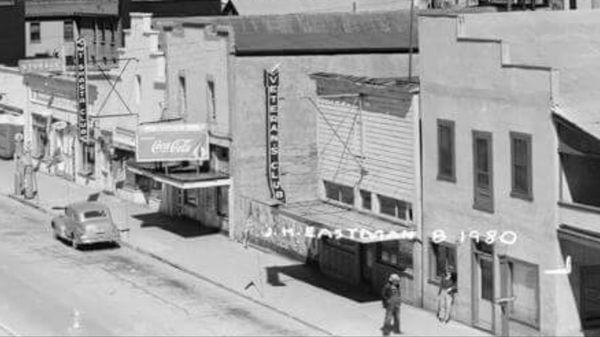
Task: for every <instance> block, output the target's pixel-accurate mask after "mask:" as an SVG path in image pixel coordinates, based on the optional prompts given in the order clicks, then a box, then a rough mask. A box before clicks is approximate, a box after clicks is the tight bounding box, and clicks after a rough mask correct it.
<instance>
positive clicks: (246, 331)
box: [0, 196, 319, 335]
mask: <svg viewBox="0 0 600 337" xmlns="http://www.w3.org/2000/svg"><path fill="white" fill-rule="evenodd" d="M0 214H2V217H1V218H0V237H1V238H0V240H2V244H1V245H0V335H11V334H17V335H265V334H267V335H281V334H283V335H316V334H319V332H318V331H314V330H311V329H310V328H308V327H306V326H303V325H301V324H300V323H298V322H296V321H294V320H291V319H289V318H287V317H285V316H282V315H281V314H279V313H276V312H273V311H271V310H269V309H266V308H264V307H262V306H260V305H257V304H255V303H252V302H250V301H248V300H246V299H244V298H241V297H239V296H237V295H235V294H232V293H229V292H227V291H225V290H223V289H220V288H218V287H215V286H213V285H211V284H209V283H206V282H203V281H201V280H198V279H196V278H192V277H191V276H187V275H185V274H183V273H181V272H178V271H176V270H174V269H172V268H170V267H167V266H165V265H163V264H161V263H160V262H156V261H155V260H152V259H149V258H146V257H144V256H143V255H140V254H138V253H135V252H133V251H131V250H128V249H124V248H121V249H118V248H113V247H97V249H91V250H88V249H86V250H83V251H75V250H73V249H72V248H70V247H69V246H68V245H67V244H65V243H61V242H59V241H56V240H54V239H52V237H51V232H50V230H49V228H48V227H47V224H48V223H49V222H48V220H49V218H48V216H47V215H44V214H43V213H41V212H39V211H37V210H35V209H32V208H29V207H26V206H23V205H21V204H20V203H18V202H15V201H13V200H11V199H9V198H6V197H4V196H2V197H0Z"/></svg>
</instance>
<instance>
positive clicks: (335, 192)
mask: <svg viewBox="0 0 600 337" xmlns="http://www.w3.org/2000/svg"><path fill="white" fill-rule="evenodd" d="M323 184H324V185H325V196H326V197H327V199H331V200H335V201H339V202H342V203H344V204H348V205H354V189H353V188H352V187H348V186H344V185H340V184H336V183H333V182H330V181H323Z"/></svg>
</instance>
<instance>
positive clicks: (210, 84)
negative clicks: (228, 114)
mask: <svg viewBox="0 0 600 337" xmlns="http://www.w3.org/2000/svg"><path fill="white" fill-rule="evenodd" d="M206 90H207V93H206V95H207V98H206V101H207V102H206V103H207V104H208V114H209V115H210V116H211V118H212V119H213V120H216V119H217V107H216V100H215V81H214V80H207V81H206Z"/></svg>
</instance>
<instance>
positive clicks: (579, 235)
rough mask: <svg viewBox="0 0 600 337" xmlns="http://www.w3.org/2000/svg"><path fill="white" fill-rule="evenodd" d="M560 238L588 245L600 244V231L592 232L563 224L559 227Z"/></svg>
mask: <svg viewBox="0 0 600 337" xmlns="http://www.w3.org/2000/svg"><path fill="white" fill-rule="evenodd" d="M558 237H559V238H564V239H568V240H571V241H577V242H581V243H584V244H585V243H587V244H594V245H598V244H600V231H597V232H595V231H590V230H586V229H581V228H577V227H573V226H569V225H565V224H562V225H560V226H559V227H558Z"/></svg>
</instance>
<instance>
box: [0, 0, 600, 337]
mask: <svg viewBox="0 0 600 337" xmlns="http://www.w3.org/2000/svg"><path fill="white" fill-rule="evenodd" d="M0 3H1V1H0ZM20 3H21V2H19V1H11V5H14V6H18V5H19V4H20ZM326 4H327V6H326ZM596 5H597V4H596V3H595V2H594V1H592V2H589V3H587V2H585V3H582V2H575V1H571V2H569V3H568V4H567V3H564V4H563V3H560V4H559V3H557V2H553V1H509V2H506V1H505V2H494V1H491V2H485V3H484V2H483V1H479V2H476V3H471V2H469V1H467V2H463V1H456V2H444V1H433V2H422V1H414V2H413V3H411V2H410V1H405V2H398V3H394V5H393V6H392V5H389V4H387V5H386V2H384V1H383V2H378V1H377V0H369V1H360V0H359V1H350V2H345V1H335V3H334V2H314V3H313V1H307V2H306V3H304V2H303V3H302V4H301V5H300V4H299V7H298V8H292V7H290V6H287V7H285V6H282V7H278V6H281V4H277V5H275V4H272V5H269V2H268V1H260V2H258V1H257V2H253V3H248V2H247V1H243V0H239V1H235V0H231V1H223V2H222V1H212V0H202V1H185V0H181V1H177V0H170V1H169V0H164V1H136V0H130V1H124V0H122V1H117V0H114V1H113V0H104V1H99V2H91V1H66V0H65V1H57V2H56V3H52V2H48V1H41V0H32V1H25V4H24V5H23V6H22V8H21V9H22V10H23V13H24V14H23V15H24V17H23V20H24V24H23V25H22V27H23V29H24V30H23V36H24V37H25V39H24V45H23V46H24V48H23V50H22V53H21V54H19V55H17V54H18V53H17V52H18V50H17V51H15V53H17V54H14V55H12V54H11V55H12V56H11V55H9V58H10V59H11V60H8V59H7V61H6V62H5V65H2V66H0V158H3V159H2V161H0V165H4V164H5V163H4V162H5V161H6V162H7V163H9V161H10V160H12V163H13V164H14V165H13V164H11V166H10V169H8V168H7V169H6V170H7V171H9V170H15V173H14V178H2V177H0V183H2V184H6V185H7V186H3V187H6V188H7V189H9V190H10V191H11V193H10V197H11V198H13V199H16V200H18V201H20V202H22V203H24V204H26V205H29V206H32V205H33V206H34V207H35V208H37V209H42V210H45V212H47V213H48V214H52V215H53V217H52V219H51V220H50V221H51V224H52V227H51V228H52V230H54V229H55V227H54V225H55V223H56V221H58V220H57V219H63V218H64V217H66V218H68V219H70V220H69V221H73V222H84V220H89V219H88V218H87V217H88V215H85V214H83V215H75V214H76V213H73V212H74V211H72V209H74V208H73V207H75V208H77V207H81V208H83V209H84V212H85V210H87V211H90V210H91V208H87V207H92V206H90V205H97V204H95V203H97V202H98V201H99V200H100V201H101V202H102V203H106V204H108V205H110V207H109V208H107V209H110V213H112V215H110V214H109V215H108V217H111V216H112V218H114V222H115V223H116V227H117V228H118V230H119V231H120V234H119V235H120V237H119V240H117V242H118V243H120V244H121V246H122V248H123V249H120V250H109V251H108V252H107V253H106V254H105V255H102V257H100V255H95V254H96V252H95V251H94V250H92V249H89V251H88V249H87V248H86V249H84V250H83V251H82V252H78V251H76V252H75V253H76V254H79V253H81V254H89V255H88V256H90V258H91V259H95V258H97V257H98V260H101V259H105V260H102V261H99V262H98V261H97V262H94V263H98V264H100V265H102V263H107V265H106V266H104V265H103V267H102V268H103V269H102V270H104V271H107V270H108V271H110V272H111V273H121V269H122V270H128V273H129V274H127V275H128V276H122V275H121V274H119V275H120V276H119V277H120V279H119V281H117V283H118V282H122V280H130V279H133V278H134V276H132V275H135V274H136V273H137V274H138V275H141V274H144V273H148V272H149V271H148V270H149V269H154V268H155V269H156V270H158V268H159V267H156V266H153V267H149V266H151V265H152V264H151V263H149V262H146V264H136V267H135V268H134V267H131V266H132V265H133V264H132V263H133V262H131V261H137V260H136V258H133V257H131V256H129V255H122V254H132V253H130V252H129V251H127V252H128V253H122V252H123V251H126V250H125V249H131V248H133V250H132V251H135V252H137V253H142V254H145V255H146V256H147V257H150V258H152V259H154V260H157V261H160V263H165V262H166V265H168V266H169V267H168V268H171V267H175V269H177V270H178V271H177V272H175V271H169V272H163V274H161V275H163V276H160V277H158V276H155V278H154V279H152V280H151V281H148V283H144V282H146V281H140V280H139V279H138V280H137V281H131V282H133V283H131V282H130V281H127V282H130V283H129V284H130V286H131V284H134V285H135V287H136V289H140V290H141V292H143V293H144V294H146V295H147V294H152V298H153V299H154V300H156V298H160V299H161V301H162V302H161V304H160V306H163V305H165V304H164V303H182V304H181V308H184V309H182V311H181V312H185V313H186V315H188V316H189V317H197V315H198V313H199V311H197V310H206V307H203V308H200V307H194V308H193V309H189V308H188V307H186V306H187V305H188V304H187V303H188V302H187V301H183V302H185V303H183V302H182V301H180V300H177V301H175V300H173V298H174V297H173V296H175V295H174V294H180V295H181V294H182V293H185V294H186V298H188V297H189V298H188V299H189V302H190V303H191V302H193V301H195V297H194V296H196V295H197V294H196V293H195V291H196V290H194V289H195V288H194V287H195V286H187V285H184V284H187V283H186V282H187V281H182V280H180V279H179V278H178V277H179V276H177V277H175V276H173V278H169V277H170V276H169V277H167V276H165V275H166V274H169V273H171V272H172V273H173V275H175V274H176V273H179V271H183V272H185V273H186V275H187V276H186V277H193V278H194V280H201V281H198V282H201V283H202V282H208V283H209V284H211V287H214V286H215V285H217V286H218V287H219V288H221V289H227V291H229V292H231V293H232V294H233V295H234V297H235V298H236V299H238V300H239V299H243V300H242V301H246V300H250V301H249V302H252V303H253V304H252V305H255V304H258V305H260V306H261V307H264V308H267V309H268V310H272V311H274V312H276V313H277V315H283V316H285V317H286V319H292V320H294V322H296V323H297V324H299V325H300V326H303V327H304V328H306V329H307V330H306V331H309V330H310V333H308V332H306V331H305V330H302V329H300V328H296V327H295V325H294V327H293V328H292V327H291V326H292V325H293V324H292V325H289V326H290V328H289V330H286V328H281V329H280V328H279V327H278V328H277V329H275V328H273V326H278V325H277V324H275V325H273V324H271V323H264V322H262V316H261V314H258V313H257V314H252V316H251V319H248V322H250V321H252V323H248V322H246V323H243V324H242V323H240V325H239V326H238V325H236V326H235V327H229V326H228V325H227V324H226V323H218V322H217V323H214V322H212V323H210V324H216V326H219V324H221V326H222V327H223V329H216V328H215V325H210V326H211V329H212V330H210V331H208V330H207V332H205V333H206V334H212V335H218V334H225V332H228V333H229V332H231V333H234V334H235V332H236V331H237V330H236V329H237V328H239V329H240V330H239V333H240V334H241V333H242V332H241V331H246V330H244V329H246V328H244V327H243V326H244V324H247V325H245V326H246V327H247V326H250V325H251V326H253V327H254V324H256V325H257V327H256V328H255V330H252V331H253V332H254V333H256V332H257V331H258V332H268V333H272V334H275V335H278V334H290V335H293V334H294V333H296V332H298V331H301V332H302V334H307V335H308V334H316V333H317V332H318V334H322V333H325V334H332V335H356V334H359V333H360V334H380V333H381V332H383V333H384V334H386V333H388V332H386V324H387V321H388V319H389V318H391V316H393V315H394V314H395V313H394V312H393V310H390V309H389V308H388V303H387V301H388V298H387V295H386V291H387V290H389V289H390V288H389V287H390V285H393V286H394V287H397V288H398V289H399V290H398V291H399V294H400V295H399V296H400V297H401V300H402V305H401V307H402V309H401V310H400V312H399V313H397V314H398V315H399V316H400V317H401V320H400V321H401V324H400V325H401V330H402V332H403V333H406V334H410V335H413V334H414V335H444V334H448V335H456V334H460V333H463V334H467V335H474V336H475V335H477V336H486V335H502V336H513V335H514V336H521V335H524V336H540V335H543V336H546V335H548V336H552V335H559V336H566V335H576V336H594V335H598V334H600V230H599V229H598V228H597V222H598V214H600V194H599V192H598V190H599V188H600V186H599V185H600V179H599V178H598V177H597V175H598V174H599V173H600V161H599V159H598V158H599V157H598V156H600V140H599V139H600V128H598V123H600V121H599V117H598V116H600V115H599V113H598V111H597V108H596V107H597V106H598V102H597V101H598V100H597V99H596V97H597V94H596V88H595V84H596V83H598V82H599V80H600V66H598V65H597V63H598V62H597V61H598V57H597V56H598V52H597V50H598V47H599V46H600V37H599V36H600V35H598V34H597V33H598V31H599V30H600V12H598V11H595V10H592V9H593V8H595V7H596ZM2 6H3V5H0V14H2V9H3V7H2ZM11 9H12V10H17V8H16V7H11ZM576 9H577V10H576ZM1 43H4V40H2V36H1V35H0V45H1ZM15 46H17V47H18V44H15ZM17 49H18V48H17ZM0 54H1V51H0ZM7 55H8V54H7ZM15 58H18V59H17V60H16V62H14V59H15ZM11 62H12V63H11ZM2 167H4V166H2ZM6 167H9V166H6ZM9 173H10V174H8V175H7V176H13V172H12V171H10V172H9ZM2 179H4V180H2ZM63 191H67V192H66V193H63ZM62 194H65V195H64V196H63V195H62ZM0 198H2V196H0ZM75 199H77V200H75ZM80 199H81V200H80ZM75 201H77V202H75ZM3 202H4V200H3V199H2V202H0V207H5V206H3V204H2V203H3ZM7 202H13V201H7ZM65 202H67V203H68V205H62V204H61V203H65ZM57 211H60V212H61V215H60V216H59V215H57V213H56V212H57ZM53 212H54V213H53ZM8 214H9V212H7V216H8ZM10 214H11V215H10V216H18V214H17V215H14V214H13V213H10ZM94 214H95V213H94ZM94 214H90V215H89V216H90V217H105V215H102V214H100V213H98V214H95V215H94ZM21 221H23V222H24V223H26V222H27V221H30V220H28V218H23V219H22V220H21ZM111 221H112V220H111ZM44 226H46V225H45V224H44ZM38 227H40V226H38ZM7 228H9V226H8V225H7ZM44 228H45V227H44ZM91 228H92V229H89V230H88V229H85V230H84V233H83V234H82V235H90V233H91V232H92V231H95V232H94V233H99V234H100V235H101V234H104V232H103V231H102V229H101V228H100V225H99V222H98V223H95V225H94V226H92V227H91ZM1 231H3V229H2V228H1V227H0V232H1ZM88 232H90V233H88ZM7 233H12V234H5V235H6V236H7V237H10V236H11V235H12V236H17V235H26V234H15V233H22V232H20V231H18V230H11V231H9V232H7ZM74 233H75V232H73V233H71V234H72V236H69V235H63V236H62V238H63V239H65V240H62V241H69V239H70V240H71V242H72V243H73V244H72V245H73V247H74V248H78V243H76V242H75V236H74ZM54 234H55V235H56V232H55V233H54ZM63 234H64V233H63ZM44 235H45V234H44ZM57 236H60V235H57ZM7 240H8V241H9V239H7ZM38 240H39V239H38ZM239 243H241V245H240V244H239ZM62 248H64V249H67V248H66V247H60V246H58V248H57V247H53V248H51V250H50V251H51V252H52V254H59V255H60V253H59V249H62ZM2 249H3V248H2V247H1V246H0V250H2ZM46 249H49V248H46ZM34 250H35V249H34ZM84 251H85V253H84ZM102 254H104V253H102ZM0 255H1V254H0ZM61 256H62V255H61ZM77 256H79V255H77ZM61 258H64V257H61ZM69 259H73V257H69ZM66 260H68V259H65V261H66ZM107 261H108V262H107ZM140 263H141V262H140ZM160 268H167V267H166V266H163V267H160ZM90 270H91V269H90ZM116 270H119V271H116ZM169 270H170V269H169ZM0 273H2V270H1V269H0ZM96 273H99V274H100V272H98V271H96ZM115 275H116V274H115ZM177 275H178V274H177ZM190 275H191V276H190ZM139 282H142V283H139ZM16 283H18V282H16ZM109 284H111V283H110V282H109ZM157 285H158V286H160V287H166V288H168V290H167V291H164V292H161V293H160V295H157V294H155V293H154V292H153V291H156V290H155V289H154V288H152V287H155V286H157ZM1 286H3V284H2V278H1V277H0V287H1ZM201 287H203V286H201ZM150 288H152V290H149V289H150ZM174 289H177V291H175V290H174ZM202 289H204V288H202ZM386 289H387V290H386ZM146 290H147V291H146ZM115 291H116V290H115V289H112V290H110V294H111V296H112V294H114V293H115ZM120 291H123V290H122V288H118V291H116V292H117V293H118V292H120ZM203 291H204V290H203ZM82 293H83V292H82ZM212 293H213V292H212V291H207V292H205V293H203V295H202V296H208V295H207V294H212ZM190 294H193V295H190ZM188 295H189V296H188ZM118 296H120V295H118V294H117V295H116V296H115V298H118ZM143 296H145V295H143ZM211 296H212V295H211ZM219 296H220V295H219ZM0 299H1V298H0ZM204 299H206V300H208V301H209V302H210V301H212V300H216V299H217V297H215V298H212V299H208V298H207V297H203V300H204ZM219 299H220V297H219ZM381 300H383V302H382V303H383V305H384V308H385V309H382V308H381V305H380V304H379V303H381V302H378V301H381ZM227 301H228V302H226V304H221V306H215V308H216V309H214V308H213V309H211V310H216V311H221V310H225V311H224V312H226V313H221V314H220V316H219V315H218V321H223V317H236V319H237V318H239V317H241V316H248V315H250V314H248V315H247V314H246V313H245V311H244V310H246V309H239V308H238V306H241V304H239V303H238V304H231V303H232V302H235V301H232V302H229V301H230V299H228V300H227ZM238 302H239V301H238ZM325 302H327V303H325ZM376 302H377V303H376ZM111 303H112V302H111ZM244 303H245V302H244ZM96 305H97V306H98V307H100V306H102V305H104V304H96ZM178 305H179V304H178ZM194 305H196V304H194ZM224 305H225V306H226V309H223V308H225V307H224ZM73 306H75V304H73ZM92 307H93V306H92ZM92 307H90V306H88V310H89V309H92V311H93V308H92ZM153 308H154V307H153ZM157 308H160V307H157ZM177 308H178V310H179V309H181V308H179V307H177ZM69 310H70V309H69ZM115 310H116V309H115ZM240 310H241V311H240ZM254 310H256V309H254ZM261 310H262V309H261ZM106 311H110V310H106ZM116 311H118V310H116ZM156 312H158V313H159V314H158V316H160V313H161V312H162V311H161V309H158V310H157V311H156ZM156 312H155V313H156ZM165 312H167V311H166V310H165ZM69 315H70V316H69V317H71V318H70V319H71V320H72V324H71V323H69V324H71V327H70V328H69V329H71V330H69V331H70V333H72V332H73V331H79V332H81V334H84V332H86V331H87V330H85V331H84V330H81V326H82V325H85V324H90V323H88V322H87V321H86V323H81V322H80V321H79V318H77V317H79V315H81V313H80V311H79V309H78V308H75V309H73V313H69ZM265 315H266V314H265ZM266 316H268V315H266ZM266 316H265V317H266ZM283 316H282V317H283ZM6 317H9V315H6ZM186 317H187V316H186ZM198 317H199V316H198ZM203 317H205V316H203ZM203 317H200V318H198V319H200V320H201V321H202V320H203V319H204V318H203ZM206 317H208V316H206ZM215 317H217V316H215ZM269 317H270V316H269ZM374 317H376V318H377V319H375V318H374ZM384 317H385V321H386V322H384V324H383V325H384V326H383V327H381V323H382V322H383V321H384ZM2 319H3V311H2V309H1V308H0V327H1V326H2V324H1V323H2ZM88 319H89V318H88ZM154 319H155V320H156V321H160V320H161V319H162V318H160V317H157V316H155V317H154ZM194 319H196V318H194ZM211 319H212V318H211ZM286 322H287V321H286ZM374 322H376V323H374ZM296 323H294V324H296ZM119 324H125V323H119ZM127 324H129V323H127ZM144 324H145V323H143V322H142V323H139V325H136V327H135V328H132V330H126V329H124V330H122V331H128V332H130V333H132V334H134V333H138V334H139V333H141V331H145V330H143V328H141V326H143V325H144ZM236 324H238V323H236ZM285 324H289V323H285ZM89 326H93V324H90V325H89ZM99 326H101V324H100V325H99ZM182 326H183V325H182ZM225 326H227V329H225V328H224V327H225ZM178 328H179V327H173V329H172V330H168V331H170V332H169V333H174V332H175V331H177V332H179V333H182V334H183V333H186V334H189V331H187V330H178ZM304 328H303V329H304ZM380 328H381V330H380ZM91 329H95V327H93V328H91ZM228 329H229V330H228ZM272 329H275V330H272ZM61 331H62V330H61ZM65 331H66V330H65ZM82 331H84V332H82ZM90 331H95V330H90ZM90 331H87V332H90ZM107 331H108V330H107ZM119 331H121V330H119ZM165 331H167V330H165ZM96 332H105V331H103V330H98V331H96ZM246 332H247V331H246ZM120 333H122V332H120ZM75 334H78V333H75Z"/></svg>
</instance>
